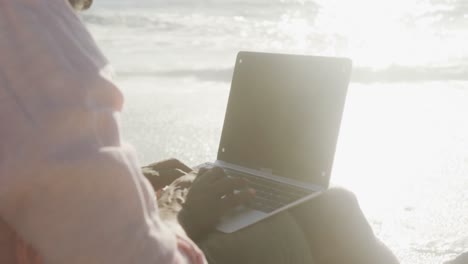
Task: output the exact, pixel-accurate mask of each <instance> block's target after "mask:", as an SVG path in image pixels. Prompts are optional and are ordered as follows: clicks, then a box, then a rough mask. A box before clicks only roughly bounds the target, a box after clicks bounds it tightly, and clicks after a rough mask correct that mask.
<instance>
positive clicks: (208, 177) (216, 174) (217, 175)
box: [197, 167, 226, 184]
mask: <svg viewBox="0 0 468 264" xmlns="http://www.w3.org/2000/svg"><path fill="white" fill-rule="evenodd" d="M225 177H226V174H225V173H224V170H223V169H221V168H218V167H214V168H211V169H208V170H206V171H205V172H203V174H200V173H199V176H198V177H197V182H200V183H203V184H212V183H214V182H216V181H218V180H220V179H223V178H225Z"/></svg>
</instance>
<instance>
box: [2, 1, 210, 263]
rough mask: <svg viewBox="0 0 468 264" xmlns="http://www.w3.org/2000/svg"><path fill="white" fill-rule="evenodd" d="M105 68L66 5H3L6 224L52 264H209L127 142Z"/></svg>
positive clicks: (118, 100)
mask: <svg viewBox="0 0 468 264" xmlns="http://www.w3.org/2000/svg"><path fill="white" fill-rule="evenodd" d="M106 65H107V62H106V61H105V59H104V58H103V56H102V55H101V54H100V53H99V52H98V51H97V48H96V46H95V44H94V42H93V40H92V39H91V37H90V36H89V34H88V32H87V31H86V30H85V29H84V28H83V26H82V25H81V22H80V21H79V19H78V18H77V17H76V15H74V13H73V12H72V10H71V9H70V7H68V6H67V3H66V2H65V1H64V0H46V1H27V0H4V1H1V2H0V216H1V218H3V219H5V220H6V221H7V222H8V224H9V225H11V226H12V227H13V228H14V229H15V230H16V231H17V232H18V233H19V234H20V235H21V236H22V237H23V238H24V239H25V240H27V241H28V242H30V243H31V244H32V246H33V247H34V248H36V249H37V250H38V251H39V253H40V254H41V255H42V257H43V258H44V260H45V262H46V263H112V264H116V263H188V262H190V263H203V262H204V261H205V260H204V257H203V255H202V254H201V253H200V251H199V250H198V249H197V248H196V246H194V244H193V243H192V242H191V241H190V240H188V239H187V238H186V237H185V234H184V232H183V231H182V229H181V228H180V226H179V225H178V224H177V223H175V222H174V223H170V224H165V223H162V221H161V220H160V218H159V216H158V210H157V206H156V204H155V197H154V194H153V193H152V191H151V187H150V185H149V183H148V182H147V181H146V180H145V179H144V178H143V177H142V175H141V172H140V171H139V166H138V162H137V160H136V158H135V154H134V153H133V151H132V150H131V149H130V148H129V147H127V146H125V145H123V144H122V143H121V140H120V135H119V127H118V116H119V113H118V112H119V111H120V108H121V105H122V96H121V94H120V92H119V91H118V89H117V88H116V87H115V86H114V85H113V84H112V83H111V82H109V81H108V79H107V78H106V76H105V74H103V69H105V67H106Z"/></svg>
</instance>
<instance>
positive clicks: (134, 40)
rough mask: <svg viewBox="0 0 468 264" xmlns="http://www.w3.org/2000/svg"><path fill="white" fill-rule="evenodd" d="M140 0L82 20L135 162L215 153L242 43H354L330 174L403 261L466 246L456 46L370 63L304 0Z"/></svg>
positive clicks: (441, 256)
mask: <svg viewBox="0 0 468 264" xmlns="http://www.w3.org/2000/svg"><path fill="white" fill-rule="evenodd" d="M283 2H287V1H283ZM137 3H141V6H143V7H144V8H143V7H136V8H135V7H132V8H130V7H128V3H127V4H126V3H125V1H116V3H110V2H106V1H104V3H103V4H102V5H98V6H97V8H96V10H95V11H92V12H90V13H87V14H86V15H85V16H84V17H83V20H84V21H85V22H86V23H87V25H88V26H89V28H90V30H91V32H92V34H93V36H94V37H95V38H96V39H97V42H98V44H99V46H100V47H101V48H102V49H103V51H104V53H105V54H106V55H107V56H108V58H109V60H110V62H111V63H112V64H113V65H114V67H115V71H116V83H117V84H118V85H119V87H120V88H121V89H122V91H123V93H124V95H125V106H124V110H123V113H122V131H123V138H125V140H126V141H127V142H129V143H131V144H132V145H133V146H134V147H135V148H136V150H137V153H138V155H139V158H140V161H141V163H142V164H147V163H150V162H153V161H157V160H161V159H165V158H169V157H176V158H179V159H181V160H182V161H184V162H186V163H187V164H189V165H191V166H194V165H198V164H200V163H202V162H206V161H214V160H215V159H216V154H217V148H218V144H219V139H220V135H221V129H222V125H223V120H224V114H225V109H226V103H227V99H228V93H229V89H230V78H231V74H232V66H233V65H234V60H235V55H236V53H237V52H238V51H239V50H260V51H273V52H286V53H287V52H291V53H300V54H317V55H333V56H335V55H336V56H348V55H349V56H350V57H352V56H351V55H353V54H358V55H356V59H355V60H354V61H355V70H356V71H355V75H354V78H353V80H352V82H351V84H350V87H349V93H348V98H347V102H346V107H345V111H344V117H343V122H342V128H341V132H340V137H339V141H338V147H337V151H336V157H335V164H334V168H333V173H332V185H333V186H343V187H346V188H348V189H350V190H352V191H353V192H355V193H356V195H357V196H358V198H359V201H360V203H361V206H362V209H363V210H364V212H365V214H366V216H367V217H368V218H369V221H370V223H371V224H372V227H373V228H374V230H375V232H376V234H377V235H378V237H379V238H381V239H382V240H383V241H384V242H385V243H386V244H387V245H388V246H389V247H390V248H391V249H392V250H393V251H394V252H395V254H396V255H397V256H398V258H399V259H400V260H401V263H403V264H423V263H424V264H432V263H442V262H443V261H446V260H449V259H450V258H453V257H454V256H456V255H457V254H460V253H461V252H464V251H467V249H468V214H467V213H466V212H468V121H467V120H468V119H467V118H466V115H467V113H468V81H467V80H466V79H465V77H464V76H465V70H466V63H465V62H466V61H467V60H466V59H465V58H467V57H468V56H465V54H464V53H463V52H462V51H457V52H456V51H455V50H452V49H451V50H450V51H448V52H447V53H446V54H444V55H441V54H439V55H437V54H436V55H434V56H432V57H431V60H430V61H428V60H422V59H419V58H420V57H421V58H422V57H424V56H423V55H424V54H423V52H424V51H418V52H420V53H421V54H420V55H419V57H418V56H415V57H414V58H413V60H412V61H409V60H408V61H403V59H400V60H399V58H398V56H393V57H391V58H394V61H392V60H390V59H388V60H386V62H385V63H381V64H380V65H377V66H375V65H374V66H373V67H371V66H372V65H373V64H372V63H373V60H372V56H370V58H369V56H359V53H348V52H350V51H349V49H347V48H346V47H354V46H356V47H357V44H356V45H355V44H353V43H352V42H351V41H350V40H347V39H346V36H340V35H338V34H335V33H333V34H326V33H324V32H326V30H325V29H323V30H322V29H321V28H320V27H319V25H321V24H320V23H324V22H323V21H324V20H325V21H326V19H328V20H330V19H332V16H328V17H327V16H325V17H322V18H320V16H319V18H320V19H318V18H314V16H312V15H310V16H305V15H304V13H307V14H315V13H314V12H315V11H314V10H315V9H314V8H315V7H314V6H315V5H313V4H305V7H304V8H300V7H301V6H300V5H297V4H289V5H288V4H284V5H283V6H281V8H277V9H274V10H271V11H269V12H267V11H264V8H263V6H262V2H261V1H258V3H257V2H256V3H255V5H253V4H251V5H249V8H248V9H246V8H244V7H245V6H243V5H241V4H239V3H226V4H225V5H224V6H222V5H217V6H211V5H208V6H205V5H202V4H198V5H195V4H193V5H185V4H184V3H179V4H178V5H175V4H174V5H170V4H159V5H157V6H152V7H148V6H146V5H145V3H144V2H137ZM303 6H304V5H303ZM434 8H435V7H434ZM245 10H250V11H245ZM275 21H279V22H277V23H276V24H275ZM460 23H462V24H463V23H466V21H465V20H462V22H460ZM291 25H292V26H291ZM314 25H318V26H317V27H314ZM463 25H464V24H463ZM301 27H302V29H301ZM293 28H295V29H297V28H299V29H301V30H297V32H292V31H291V29H293ZM447 28H448V29H450V30H449V31H450V32H449V33H447V36H446V38H450V37H453V38H455V39H456V38H458V37H457V34H456V33H457V32H455V33H454V32H452V31H455V30H456V29H457V26H455V25H449V26H448V27H447ZM328 29H329V30H331V29H330V28H328ZM437 30H438V29H437V27H435V26H434V30H433V32H432V33H431V34H432V35H437V32H438V31H437ZM335 31H336V29H335ZM452 33H453V34H452ZM408 34H409V33H408ZM421 34H422V33H421ZM431 34H428V36H429V35H431ZM451 34H452V35H451ZM460 34H461V35H463V34H465V33H464V32H461V31H460V32H459V35H460ZM438 43H439V44H440V45H442V44H443V41H441V42H438ZM441 43H442V44H441ZM439 44H437V45H439ZM395 45H398V44H395ZM453 45H455V44H453ZM446 46H447V49H449V48H450V47H449V46H450V45H448V44H447V45H446ZM311 47H312V48H311ZM369 52H370V53H371V55H372V54H373V52H378V50H377V51H372V50H369ZM465 52H466V51H465ZM415 53H417V52H416V51H415ZM418 54H419V53H418ZM374 55H375V54H374ZM457 56H458V57H457ZM384 61H385V60H384ZM398 61H402V62H401V64H399V66H395V65H396V64H395V63H396V62H398Z"/></svg>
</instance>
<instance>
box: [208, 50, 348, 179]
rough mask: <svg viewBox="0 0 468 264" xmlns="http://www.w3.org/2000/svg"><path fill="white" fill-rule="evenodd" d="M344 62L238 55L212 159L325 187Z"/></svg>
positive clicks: (344, 84) (342, 96) (345, 79)
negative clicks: (220, 133) (217, 144)
mask: <svg viewBox="0 0 468 264" xmlns="http://www.w3.org/2000/svg"><path fill="white" fill-rule="evenodd" d="M350 73H351V61H350V60H349V59H346V58H332V57H316V56H300V55H285V54H270V53H255V52H240V53H239V54H238V56H237V60H236V66H235V69H234V76H233V80H232V86H231V92H230V96H229V101H228V106H227V110H226V117H225V120H224V127H223V132H222V135H221V142H220V146H219V150H218V158H217V159H218V160H220V161H223V162H227V163H231V164H235V165H239V166H244V167H247V168H249V169H254V170H261V171H264V172H268V173H272V174H274V175H278V176H282V177H287V178H291V179H295V180H299V181H306V182H308V183H311V184H314V185H320V186H323V187H328V184H329V181H330V174H331V168H332V165H333V159H334V155H335V148H336V142H337V138H338V133H339V128H340V123H341V117H342V113H343V108H344V103H345V98H346V92H347V87H348V83H349V79H350Z"/></svg>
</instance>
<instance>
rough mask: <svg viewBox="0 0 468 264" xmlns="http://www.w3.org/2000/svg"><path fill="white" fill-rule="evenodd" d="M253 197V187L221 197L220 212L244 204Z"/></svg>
mask: <svg viewBox="0 0 468 264" xmlns="http://www.w3.org/2000/svg"><path fill="white" fill-rule="evenodd" d="M254 197H255V190H254V189H248V190H244V191H241V192H238V193H236V194H232V195H228V196H226V197H224V198H223V199H221V212H222V213H225V212H226V211H228V210H230V209H232V208H234V207H236V206H239V205H242V204H245V203H247V202H249V201H250V200H252V199H253V198H254Z"/></svg>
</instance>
